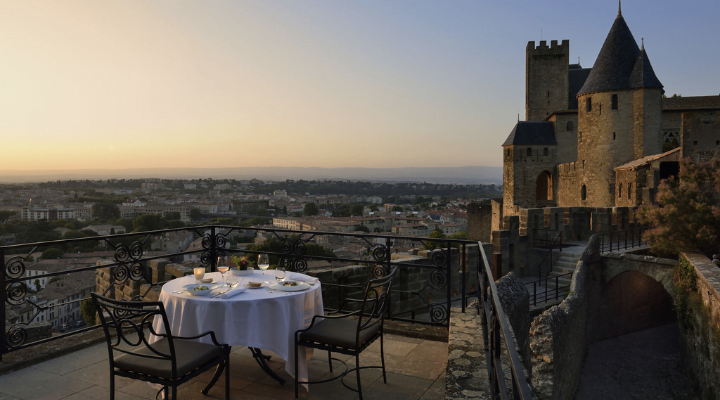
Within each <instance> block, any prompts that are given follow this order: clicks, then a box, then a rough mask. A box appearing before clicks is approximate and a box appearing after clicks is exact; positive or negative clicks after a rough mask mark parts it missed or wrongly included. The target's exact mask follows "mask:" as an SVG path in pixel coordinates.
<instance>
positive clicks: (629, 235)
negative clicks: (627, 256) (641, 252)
mask: <svg viewBox="0 0 720 400" xmlns="http://www.w3.org/2000/svg"><path fill="white" fill-rule="evenodd" d="M646 230H647V228H645V227H641V228H634V229H626V230H622V231H617V232H604V233H599V235H600V252H601V253H609V252H611V251H613V250H617V251H620V250H627V249H633V248H636V247H643V246H646V245H647V243H645V241H644V240H643V238H642V234H643V233H644V232H645V231H646Z"/></svg>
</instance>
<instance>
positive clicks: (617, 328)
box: [589, 270, 676, 342]
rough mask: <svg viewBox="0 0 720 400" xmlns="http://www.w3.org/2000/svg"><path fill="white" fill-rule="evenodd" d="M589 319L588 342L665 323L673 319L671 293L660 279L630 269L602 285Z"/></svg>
mask: <svg viewBox="0 0 720 400" xmlns="http://www.w3.org/2000/svg"><path fill="white" fill-rule="evenodd" d="M596 304H597V307H596V309H595V311H596V312H595V313H594V315H593V316H592V317H590V319H591V320H592V329H590V330H589V332H590V342H596V341H600V340H604V339H609V338H612V337H616V336H620V335H625V334H628V333H632V332H637V331H642V330H645V329H650V328H654V327H657V326H661V325H665V324H668V323H671V322H673V321H675V320H676V316H675V311H674V310H673V297H672V296H671V294H670V293H669V292H668V291H667V290H666V288H665V286H664V285H663V283H661V282H659V281H658V280H657V279H655V278H654V277H651V276H649V275H646V274H645V273H642V272H639V271H634V270H629V271H624V272H620V273H618V274H616V275H614V276H613V277H612V278H611V279H609V280H608V281H607V283H606V284H605V285H603V286H602V288H601V290H600V292H599V293H598V298H597V303H596Z"/></svg>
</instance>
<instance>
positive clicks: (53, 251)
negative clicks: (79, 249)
mask: <svg viewBox="0 0 720 400" xmlns="http://www.w3.org/2000/svg"><path fill="white" fill-rule="evenodd" d="M63 254H65V252H64V251H62V250H61V249H58V248H55V247H51V248H49V249H47V250H45V251H43V252H42V258H43V260H49V259H53V258H60V257H62V255H63Z"/></svg>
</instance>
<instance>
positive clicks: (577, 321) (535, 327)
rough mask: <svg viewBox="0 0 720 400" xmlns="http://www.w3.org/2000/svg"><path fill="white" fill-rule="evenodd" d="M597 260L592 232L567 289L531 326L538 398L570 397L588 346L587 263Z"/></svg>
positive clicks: (597, 249) (596, 240) (558, 399)
mask: <svg viewBox="0 0 720 400" xmlns="http://www.w3.org/2000/svg"><path fill="white" fill-rule="evenodd" d="M599 262H600V238H599V236H593V237H592V238H591V239H590V241H589V243H588V247H587V248H586V249H585V251H584V252H583V254H582V256H581V257H580V261H579V262H578V265H577V268H576V270H575V273H574V274H573V278H572V282H571V283H570V293H569V294H568V296H567V297H566V298H565V300H563V302H562V303H560V304H559V305H556V306H553V307H552V308H550V309H548V310H547V311H545V312H543V313H542V314H541V315H539V316H537V317H536V318H535V319H534V320H533V321H532V324H531V326H530V351H531V359H532V379H531V382H532V386H533V391H534V392H535V394H536V395H537V397H538V398H539V399H555V400H561V399H568V400H569V399H573V398H575V392H576V391H577V388H578V385H579V384H580V374H581V372H582V366H583V362H584V360H585V354H586V352H587V346H588V331H587V319H588V307H587V305H588V294H587V291H586V289H585V286H586V284H587V280H588V279H590V278H591V272H590V267H591V265H592V264H597V263H599Z"/></svg>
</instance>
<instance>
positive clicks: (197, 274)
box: [193, 267, 205, 284]
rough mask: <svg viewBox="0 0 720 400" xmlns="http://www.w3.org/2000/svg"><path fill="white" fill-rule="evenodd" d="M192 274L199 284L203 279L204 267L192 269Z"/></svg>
mask: <svg viewBox="0 0 720 400" xmlns="http://www.w3.org/2000/svg"><path fill="white" fill-rule="evenodd" d="M193 274H194V275H195V280H196V281H197V283H198V284H200V280H201V279H202V278H204V277H205V267H195V268H193Z"/></svg>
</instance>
